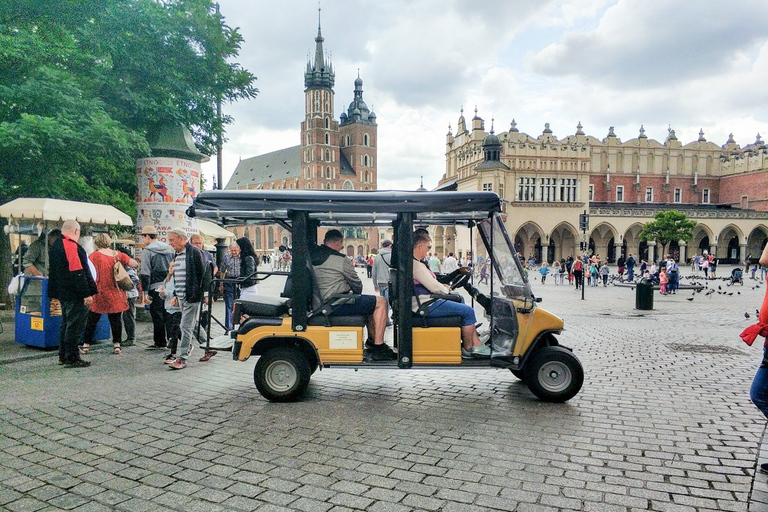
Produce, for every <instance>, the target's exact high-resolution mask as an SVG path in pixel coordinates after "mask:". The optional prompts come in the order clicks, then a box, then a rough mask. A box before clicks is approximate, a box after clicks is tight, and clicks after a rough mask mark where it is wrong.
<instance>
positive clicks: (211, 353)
mask: <svg viewBox="0 0 768 512" xmlns="http://www.w3.org/2000/svg"><path fill="white" fill-rule="evenodd" d="M216 354H218V352H216V351H215V350H206V351H205V354H203V357H201V358H200V362H201V363H204V362H206V361H208V360H209V359H210V358H212V357H213V356H215V355H216Z"/></svg>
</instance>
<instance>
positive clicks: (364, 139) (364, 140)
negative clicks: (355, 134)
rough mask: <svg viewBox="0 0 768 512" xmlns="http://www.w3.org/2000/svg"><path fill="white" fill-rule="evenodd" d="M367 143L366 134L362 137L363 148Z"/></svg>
mask: <svg viewBox="0 0 768 512" xmlns="http://www.w3.org/2000/svg"><path fill="white" fill-rule="evenodd" d="M368 142H369V141H368V134H367V133H366V134H365V135H363V146H367V145H368Z"/></svg>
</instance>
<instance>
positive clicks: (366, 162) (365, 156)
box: [363, 155, 368, 167]
mask: <svg viewBox="0 0 768 512" xmlns="http://www.w3.org/2000/svg"><path fill="white" fill-rule="evenodd" d="M363 167H368V155H363Z"/></svg>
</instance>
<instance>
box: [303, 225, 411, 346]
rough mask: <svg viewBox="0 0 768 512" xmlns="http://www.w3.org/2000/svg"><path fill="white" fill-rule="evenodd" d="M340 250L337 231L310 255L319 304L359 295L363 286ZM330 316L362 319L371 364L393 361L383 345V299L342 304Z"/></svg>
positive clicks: (364, 297)
mask: <svg viewBox="0 0 768 512" xmlns="http://www.w3.org/2000/svg"><path fill="white" fill-rule="evenodd" d="M343 246H344V235H342V234H341V232H340V231H339V230H337V229H331V230H330V231H328V232H327V233H326V234H325V238H324V239H323V245H320V246H318V247H316V248H315V250H314V251H312V266H313V268H314V271H315V277H316V279H317V288H318V292H319V293H320V297H321V299H322V301H323V302H325V301H327V300H328V299H330V298H331V297H332V296H333V295H335V294H339V293H354V294H360V293H361V292H362V291H363V283H362V281H360V277H358V275H357V271H356V270H355V267H354V266H353V265H352V262H351V261H350V260H349V259H348V258H347V257H346V256H344V255H343V254H342V253H341V252H340V251H341V248H342V247H343ZM331 315H332V316H365V317H366V321H367V324H368V338H369V339H368V341H366V342H365V345H366V347H368V349H370V353H371V357H372V358H373V359H374V360H375V361H393V360H395V359H397V354H395V352H394V351H393V350H392V349H391V348H390V347H389V346H388V345H387V344H386V343H384V329H386V326H387V302H386V300H385V299H384V297H377V296H375V295H362V296H360V297H359V298H357V299H356V300H355V303H354V304H342V305H341V306H338V307H337V308H335V309H334V310H333V312H332V313H331Z"/></svg>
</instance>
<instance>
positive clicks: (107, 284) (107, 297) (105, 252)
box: [81, 233, 139, 354]
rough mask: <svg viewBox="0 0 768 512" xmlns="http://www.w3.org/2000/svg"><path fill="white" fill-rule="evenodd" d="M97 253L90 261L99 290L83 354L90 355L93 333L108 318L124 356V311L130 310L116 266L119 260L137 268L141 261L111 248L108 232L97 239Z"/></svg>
mask: <svg viewBox="0 0 768 512" xmlns="http://www.w3.org/2000/svg"><path fill="white" fill-rule="evenodd" d="M93 244H94V245H95V246H96V249H97V250H96V251H95V252H93V253H92V254H91V255H90V256H88V259H89V260H91V263H93V266H94V267H96V288H97V289H98V290H99V291H98V293H97V294H96V295H94V296H93V303H91V308H90V310H89V311H88V318H86V322H85V332H84V333H83V348H82V349H81V352H82V353H83V354H87V353H88V349H89V348H90V345H91V342H92V341H93V334H94V333H95V332H96V324H98V323H99V319H100V318H101V315H107V317H108V318H109V325H110V328H111V329H112V343H113V344H114V353H115V354H119V353H120V351H121V350H120V340H121V339H122V337H123V323H122V314H123V311H125V310H127V309H128V298H127V297H126V295H125V290H123V289H121V288H120V287H119V286H118V285H117V283H116V282H115V273H114V267H115V262H116V261H119V262H120V263H122V264H123V265H124V266H127V267H133V268H136V267H138V266H139V264H138V262H137V261H136V260H134V259H133V258H131V257H130V256H128V255H127V254H125V253H122V252H118V251H114V250H112V249H110V248H109V246H110V245H111V244H112V239H111V238H110V237H109V235H108V234H106V233H99V234H98V235H96V236H95V237H94V239H93Z"/></svg>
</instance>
